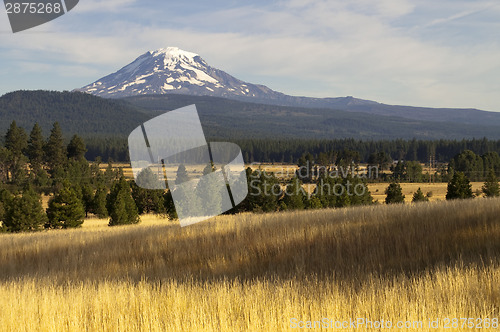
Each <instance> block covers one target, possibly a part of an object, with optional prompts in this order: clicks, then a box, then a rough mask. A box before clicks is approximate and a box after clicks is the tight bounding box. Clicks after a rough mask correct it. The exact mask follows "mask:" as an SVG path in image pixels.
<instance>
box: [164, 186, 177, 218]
mask: <svg viewBox="0 0 500 332" xmlns="http://www.w3.org/2000/svg"><path fill="white" fill-rule="evenodd" d="M163 204H164V206H165V213H166V214H167V216H168V218H169V219H170V220H174V219H177V218H178V216H177V211H176V210H175V204H174V200H173V199H172V193H171V192H170V190H167V191H166V192H165V193H164V194H163Z"/></svg>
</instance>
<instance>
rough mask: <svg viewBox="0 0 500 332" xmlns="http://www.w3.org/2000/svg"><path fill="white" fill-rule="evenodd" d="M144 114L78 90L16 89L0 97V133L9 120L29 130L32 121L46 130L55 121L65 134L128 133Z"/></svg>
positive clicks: (142, 120)
mask: <svg viewBox="0 0 500 332" xmlns="http://www.w3.org/2000/svg"><path fill="white" fill-rule="evenodd" d="M146 119H147V116H146V115H145V114H144V113H141V112H139V111H138V109H137V107H134V106H132V105H129V104H125V103H123V102H119V101H116V100H115V101H113V100H107V99H102V98H98V97H94V96H92V95H89V94H85V93H80V92H67V91H66V92H56V91H16V92H11V93H8V94H5V95H3V96H2V97H0V132H2V133H5V132H6V130H7V129H8V128H9V125H10V123H11V122H12V121H16V123H17V125H18V126H20V127H22V128H24V129H25V130H30V129H31V128H32V127H33V125H34V124H35V122H37V123H38V124H39V126H40V127H41V128H42V130H43V132H44V133H46V134H47V133H48V132H49V130H50V128H51V127H52V124H53V123H54V122H59V124H60V125H61V127H62V128H63V130H64V132H65V133H68V134H69V133H71V134H78V135H82V136H85V137H89V136H93V137H96V136H101V137H102V136H123V137H126V136H128V133H129V132H130V131H132V130H133V129H134V128H135V127H136V126H138V125H139V124H140V123H142V122H144V121H145V120H146Z"/></svg>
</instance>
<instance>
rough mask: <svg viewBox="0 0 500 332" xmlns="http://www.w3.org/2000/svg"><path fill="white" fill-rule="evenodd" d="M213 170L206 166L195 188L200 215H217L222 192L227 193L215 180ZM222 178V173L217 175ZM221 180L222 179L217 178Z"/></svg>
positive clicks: (210, 166) (220, 208) (220, 206)
mask: <svg viewBox="0 0 500 332" xmlns="http://www.w3.org/2000/svg"><path fill="white" fill-rule="evenodd" d="M214 172H215V168H214V167H213V165H212V164H208V165H207V166H206V167H205V168H204V169H203V177H201V178H200V181H199V182H198V184H197V186H196V193H197V196H198V197H199V198H200V207H201V211H200V214H202V215H207V216H209V215H217V214H219V213H221V211H222V197H223V196H222V194H223V192H222V191H223V190H224V191H226V192H227V189H226V186H225V185H224V186H223V187H222V188H221V187H220V186H219V182H218V181H217V178H216V176H217V175H216V173H214ZM219 174H220V175H221V176H222V173H219ZM219 179H223V178H219Z"/></svg>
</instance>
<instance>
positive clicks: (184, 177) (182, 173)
mask: <svg viewBox="0 0 500 332" xmlns="http://www.w3.org/2000/svg"><path fill="white" fill-rule="evenodd" d="M186 181H189V175H188V172H187V170H186V166H184V165H183V164H181V165H179V168H177V176H176V178H175V184H181V183H183V182H186Z"/></svg>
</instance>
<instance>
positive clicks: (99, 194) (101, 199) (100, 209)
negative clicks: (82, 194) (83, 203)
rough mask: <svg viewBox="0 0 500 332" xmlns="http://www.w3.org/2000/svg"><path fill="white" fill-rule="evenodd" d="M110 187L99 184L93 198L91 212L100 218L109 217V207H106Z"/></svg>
mask: <svg viewBox="0 0 500 332" xmlns="http://www.w3.org/2000/svg"><path fill="white" fill-rule="evenodd" d="M107 195H108V189H107V188H106V187H105V186H104V185H100V186H98V188H97V190H96V192H95V194H94V198H93V199H92V208H91V210H90V212H92V213H93V214H95V215H96V216H97V217H98V218H107V217H108V209H107V208H106V197H107Z"/></svg>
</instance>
